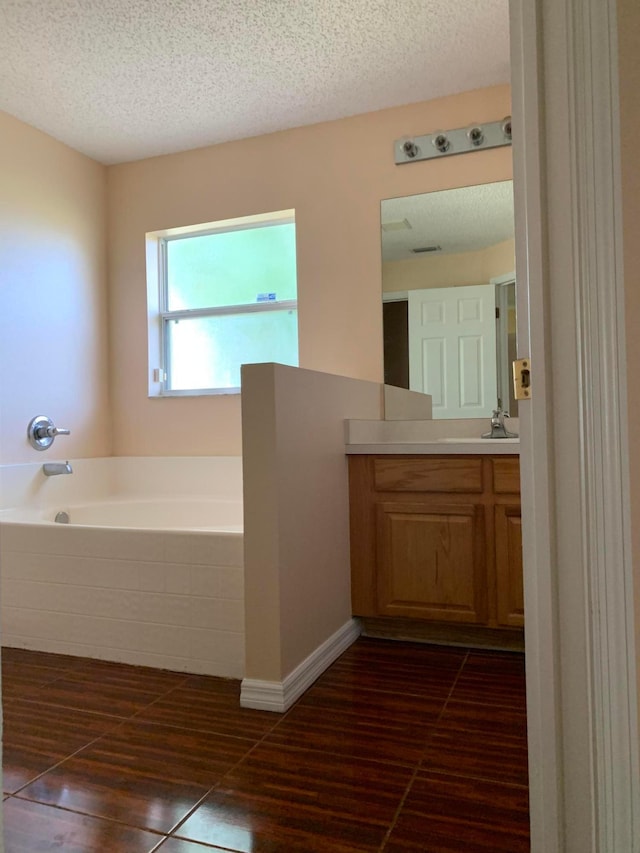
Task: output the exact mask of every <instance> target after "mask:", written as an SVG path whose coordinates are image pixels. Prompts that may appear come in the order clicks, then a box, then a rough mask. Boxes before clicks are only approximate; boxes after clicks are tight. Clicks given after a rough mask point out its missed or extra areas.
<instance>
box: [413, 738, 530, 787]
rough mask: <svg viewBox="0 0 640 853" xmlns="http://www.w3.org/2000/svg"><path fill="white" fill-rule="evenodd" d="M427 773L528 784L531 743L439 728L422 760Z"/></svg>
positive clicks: (518, 739)
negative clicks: (529, 745)
mask: <svg viewBox="0 0 640 853" xmlns="http://www.w3.org/2000/svg"><path fill="white" fill-rule="evenodd" d="M422 766H423V767H424V769H426V770H430V771H438V772H441V773H448V774H450V775H454V776H473V777H475V778H479V779H492V780H494V781H498V782H512V783H514V784H517V785H527V783H528V774H527V741H526V738H523V737H510V736H508V735H504V734H491V733H488V732H486V731H480V730H475V731H473V730H471V731H463V730H460V729H446V728H440V727H439V728H437V729H435V731H434V732H433V733H432V734H431V735H430V737H429V741H428V743H427V748H426V750H425V753H424V758H423V760H422Z"/></svg>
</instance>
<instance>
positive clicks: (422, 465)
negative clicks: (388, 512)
mask: <svg viewBox="0 0 640 853" xmlns="http://www.w3.org/2000/svg"><path fill="white" fill-rule="evenodd" d="M373 483H374V488H375V489H376V490H377V491H379V492H445V493H446V492H466V493H467V494H469V493H479V492H482V460H481V459H478V458H469V457H459V456H458V457H453V458H452V457H444V456H437V457H435V456H430V457H424V458H417V457H415V456H412V457H411V458H404V457H401V456H384V457H380V456H379V457H376V458H375V459H374V460H373Z"/></svg>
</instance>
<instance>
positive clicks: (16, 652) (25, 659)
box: [0, 646, 89, 670]
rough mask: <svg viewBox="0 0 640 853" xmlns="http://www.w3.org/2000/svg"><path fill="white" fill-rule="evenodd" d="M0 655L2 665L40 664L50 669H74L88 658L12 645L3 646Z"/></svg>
mask: <svg viewBox="0 0 640 853" xmlns="http://www.w3.org/2000/svg"><path fill="white" fill-rule="evenodd" d="M0 657H1V659H2V665H3V666H5V665H13V664H16V665H17V666H40V667H44V668H45V669H52V670H60V669H62V670H68V669H75V668H76V667H78V666H82V664H83V663H85V662H86V661H87V660H89V658H81V657H76V656H75V655H57V654H54V653H53V652H39V651H35V650H33V649H18V648H14V647H12V646H3V647H2V651H1V653H0Z"/></svg>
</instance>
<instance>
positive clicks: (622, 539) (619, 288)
mask: <svg viewBox="0 0 640 853" xmlns="http://www.w3.org/2000/svg"><path fill="white" fill-rule="evenodd" d="M567 15H568V19H567V31H568V34H569V40H570V44H571V46H572V48H573V49H572V50H570V52H569V54H568V58H569V60H570V61H569V63H568V82H569V103H570V106H571V110H570V112H569V124H570V136H569V140H568V145H569V146H570V151H571V161H572V165H573V174H572V178H573V180H572V187H571V190H572V195H571V207H572V209H573V211H574V212H575V213H576V214H578V215H576V216H575V217H574V218H573V222H574V233H573V238H574V239H573V247H572V248H573V270H574V280H573V286H574V289H575V297H576V314H577V318H578V343H579V351H578V354H579V359H580V364H579V370H580V380H581V381H580V390H581V393H580V456H581V483H582V507H583V508H582V544H583V553H584V555H585V558H586V559H585V560H584V561H583V566H584V584H585V590H586V594H587V596H586V601H585V604H586V607H587V613H588V619H587V627H588V635H587V640H588V642H589V656H590V684H589V688H590V693H591V696H590V700H591V701H590V703H589V704H590V713H591V716H592V727H593V743H592V744H591V749H592V762H593V768H592V772H593V774H594V783H595V792H596V796H595V804H594V829H595V832H594V835H595V849H596V850H597V851H599V853H604V851H611V853H614V851H616V853H617V851H623V850H632V849H634V844H635V845H636V849H637V845H638V828H639V827H640V814H639V802H640V799H639V780H638V733H637V730H636V726H637V708H636V684H637V682H636V673H635V660H634V652H633V650H634V637H633V620H634V613H633V593H632V590H631V572H632V567H631V544H630V519H629V504H630V496H629V483H628V473H627V471H626V467H627V466H626V465H625V464H624V460H626V459H628V458H629V453H628V441H627V434H626V375H625V364H626V361H625V335H624V277H623V274H622V251H621V249H622V247H621V244H620V239H619V237H620V230H621V194H620V153H619V149H620V146H619V124H620V122H619V115H618V91H617V65H618V57H617V38H616V36H617V33H616V5H615V2H613V0H604V1H603V0H571V2H568V3H567Z"/></svg>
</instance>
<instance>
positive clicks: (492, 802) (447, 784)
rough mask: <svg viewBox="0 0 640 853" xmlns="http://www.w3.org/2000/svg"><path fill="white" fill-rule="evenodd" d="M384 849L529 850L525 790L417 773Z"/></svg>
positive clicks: (388, 852) (394, 852)
mask: <svg viewBox="0 0 640 853" xmlns="http://www.w3.org/2000/svg"><path fill="white" fill-rule="evenodd" d="M383 849H384V853H406V851H413V852H414V853H417V851H420V853H462V851H464V853H528V851H529V849H530V844H529V807H528V797H527V790H526V788H523V787H521V786H519V785H508V784H506V783H499V782H488V781H487V780H485V779H464V778H462V777H452V776H445V775H440V774H435V773H419V774H418V775H417V776H416V778H415V779H414V781H413V784H412V785H411V789H410V791H409V794H408V796H407V799H406V800H405V802H404V804H403V807H402V809H401V811H400V814H399V815H398V819H397V821H396V823H395V826H394V828H393V830H392V831H391V834H390V836H389V839H388V841H387V843H386V844H385V846H384V848H383Z"/></svg>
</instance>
